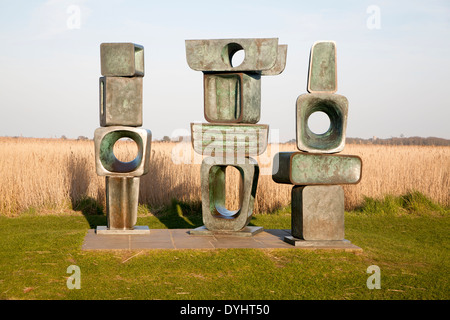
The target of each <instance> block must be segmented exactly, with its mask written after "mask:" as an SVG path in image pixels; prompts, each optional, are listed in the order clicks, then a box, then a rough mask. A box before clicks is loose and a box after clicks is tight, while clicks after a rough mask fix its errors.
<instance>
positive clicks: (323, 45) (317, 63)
mask: <svg viewBox="0 0 450 320" xmlns="http://www.w3.org/2000/svg"><path fill="white" fill-rule="evenodd" d="M308 91H309V92H311V93H313V92H328V93H334V92H336V91H337V73H336V44H335V43H334V42H333V41H321V42H316V43H315V44H314V45H313V46H312V48H311V55H310V66H309V76H308Z"/></svg>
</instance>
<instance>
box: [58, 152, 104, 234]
mask: <svg viewBox="0 0 450 320" xmlns="http://www.w3.org/2000/svg"><path fill="white" fill-rule="evenodd" d="M67 168H68V172H69V181H70V186H69V197H70V202H71V205H72V209H73V210H75V211H80V212H81V213H82V214H83V215H84V217H85V218H86V220H87V222H88V223H89V226H90V227H91V228H95V227H96V226H97V225H104V224H106V215H105V212H104V209H103V206H102V205H101V204H100V203H101V202H99V200H97V199H100V200H101V199H103V198H104V195H103V194H102V193H101V191H100V190H98V191H97V192H98V194H97V199H94V198H93V197H90V196H88V188H89V183H90V182H89V172H90V166H89V159H86V158H80V157H77V158H75V157H69V159H68V160H67Z"/></svg>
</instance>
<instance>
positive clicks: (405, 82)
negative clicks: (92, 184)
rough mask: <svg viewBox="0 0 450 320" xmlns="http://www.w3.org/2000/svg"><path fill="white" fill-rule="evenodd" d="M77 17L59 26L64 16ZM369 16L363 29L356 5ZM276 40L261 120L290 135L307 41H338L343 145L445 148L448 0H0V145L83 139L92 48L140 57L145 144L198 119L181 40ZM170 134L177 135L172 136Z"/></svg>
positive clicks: (92, 84)
mask: <svg viewBox="0 0 450 320" xmlns="http://www.w3.org/2000/svg"><path fill="white" fill-rule="evenodd" d="M71 5H75V6H78V7H79V8H80V17H81V20H80V28H79V29H70V28H68V26H67V21H68V19H70V17H71V12H68V11H67V10H68V8H69V7H70V6H71ZM371 5H375V6H377V7H378V8H379V9H380V28H379V29H369V28H368V27H367V21H368V19H370V17H371V16H372V14H371V13H368V12H367V8H368V7H369V6H371ZM272 37H276V38H279V43H280V44H287V45H288V56H287V64H286V69H285V71H284V72H283V73H282V74H281V75H278V76H273V77H269V76H266V77H263V78H262V80H261V81H262V110H261V121H260V123H264V124H269V125H270V128H271V129H272V130H279V131H278V132H279V137H280V139H281V141H286V140H288V139H292V138H294V137H295V101H296V99H297V97H298V96H299V95H300V94H303V93H306V92H307V91H306V81H307V70H308V59H309V51H310V48H311V45H312V44H313V43H314V42H315V41H317V40H334V41H336V43H337V57H338V91H337V94H341V95H344V96H346V97H347V98H348V100H349V115H348V126H347V136H348V137H362V138H371V137H372V136H377V137H380V138H389V137H391V136H399V135H400V134H403V135H405V136H422V137H428V136H435V137H441V138H447V139H450V126H449V119H450V95H449V94H448V92H449V91H450V77H449V75H448V74H449V73H450V2H449V1H376V0H369V1H319V0H316V1H287V0H279V1H262V0H257V1H249V0H247V1H246V0H241V1H234V0H230V1H226V2H224V1H212V0H209V1H195V0H192V1H137V0H135V1H130V0H128V1H119V0H115V1H114V0H113V1H111V0H110V1H98V0H97V1H94V0H85V1H81V0H68V1H65V0H61V1H57V0H49V1H0V48H1V50H0V70H1V71H0V72H1V73H0V74H1V77H0V79H1V80H0V99H1V100H0V136H18V135H23V136H27V137H60V136H61V135H66V136H67V137H69V138H76V137H78V136H80V135H83V136H87V137H89V138H92V137H93V133H94V130H95V129H96V128H97V127H99V119H98V78H99V77H100V76H101V75H100V43H102V42H135V43H138V44H141V45H143V46H144V48H145V71H146V74H145V77H144V124H143V127H145V128H147V129H150V130H151V131H152V133H153V137H154V138H155V139H161V138H162V137H163V136H165V135H168V136H171V135H172V134H173V133H174V132H182V130H189V124H190V123H191V122H194V121H196V122H206V121H205V119H204V117H203V82H202V73H201V72H198V71H194V70H191V69H190V68H189V67H188V65H187V63H186V56H185V47H184V41H185V40H186V39H222V38H272ZM180 130H181V131H180Z"/></svg>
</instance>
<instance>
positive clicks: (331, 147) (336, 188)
mask: <svg viewBox="0 0 450 320" xmlns="http://www.w3.org/2000/svg"><path fill="white" fill-rule="evenodd" d="M336 91H337V72H336V44H335V43H334V42H333V41H320V42H316V43H315V44H314V45H313V46H312V49H311V54H310V65H309V75H308V92H309V93H306V94H302V95H300V96H299V97H298V99H297V103H296V112H297V115H296V121H297V123H296V129H297V130H296V131H297V136H296V140H297V148H298V149H299V150H300V151H299V152H280V153H278V154H276V155H275V156H274V164H273V175H272V178H273V180H274V181H275V182H277V183H285V184H292V185H294V187H293V188H292V192H291V200H292V202H291V211H292V212H291V236H287V237H285V241H286V242H288V243H290V244H292V245H295V246H310V245H318V246H320V245H324V244H325V245H326V244H330V243H333V244H339V245H341V246H344V247H345V246H353V245H351V244H350V242H349V241H347V240H345V239H344V234H345V232H344V231H345V230H344V229H345V228H344V190H343V188H342V186H341V185H343V184H356V183H358V182H359V181H360V179H361V173H362V161H361V158H360V157H358V156H352V155H341V154H336V153H339V152H341V151H342V150H343V149H344V146H345V136H346V127H347V112H348V101H347V98H345V97H344V96H341V95H338V94H335V92H336ZM316 112H323V113H325V114H326V115H327V116H328V118H329V120H330V126H329V128H328V130H326V131H325V132H324V133H315V132H313V131H312V130H311V129H310V127H309V125H308V119H309V118H310V116H311V115H312V114H314V113H316Z"/></svg>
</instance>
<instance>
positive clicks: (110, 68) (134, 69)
mask: <svg viewBox="0 0 450 320" xmlns="http://www.w3.org/2000/svg"><path fill="white" fill-rule="evenodd" d="M100 63H101V73H102V75H103V76H111V77H143V76H144V47H143V46H141V45H138V44H134V43H102V44H101V45H100Z"/></svg>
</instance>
